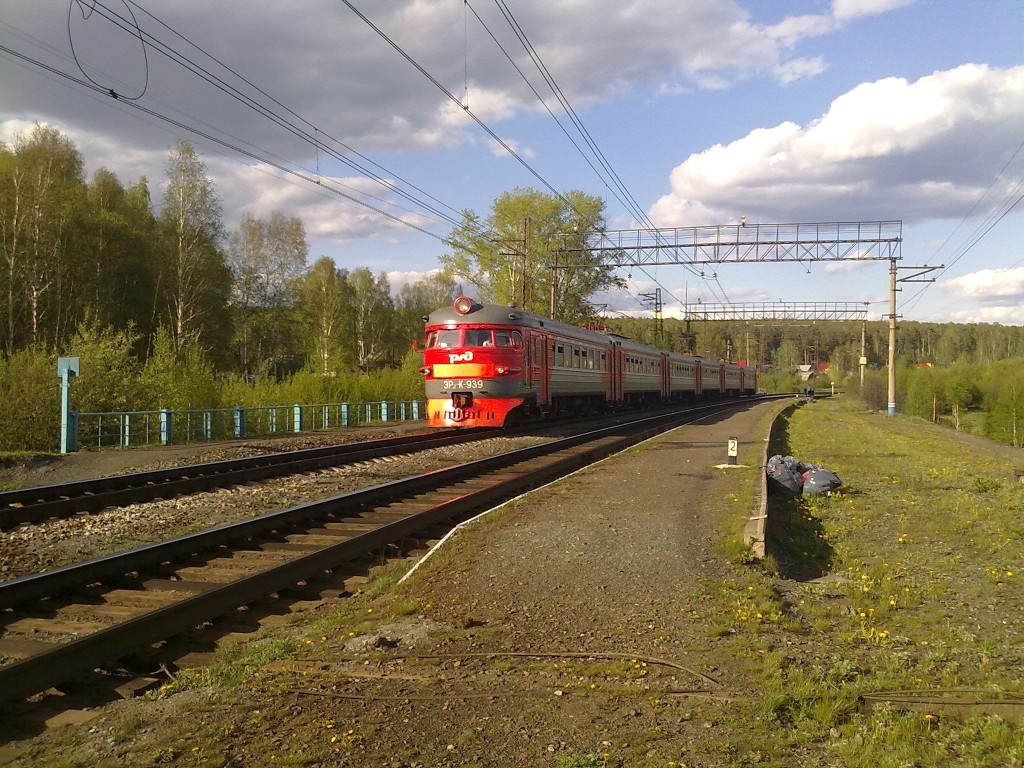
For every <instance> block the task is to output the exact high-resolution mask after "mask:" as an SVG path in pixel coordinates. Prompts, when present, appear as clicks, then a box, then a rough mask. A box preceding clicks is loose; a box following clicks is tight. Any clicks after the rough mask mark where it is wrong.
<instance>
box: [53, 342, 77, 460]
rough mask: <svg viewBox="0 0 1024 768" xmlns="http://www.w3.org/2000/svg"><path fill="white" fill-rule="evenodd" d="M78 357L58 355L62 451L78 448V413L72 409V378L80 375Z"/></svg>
mask: <svg viewBox="0 0 1024 768" xmlns="http://www.w3.org/2000/svg"><path fill="white" fill-rule="evenodd" d="M78 370H79V369H78V358H77V357H58V358H57V375H58V376H59V377H60V452H61V453H74V452H75V451H77V450H78V415H77V414H76V413H74V412H73V411H72V410H71V380H72V379H73V378H74V377H75V376H77V375H78Z"/></svg>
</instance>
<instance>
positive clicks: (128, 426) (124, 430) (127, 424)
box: [121, 413, 132, 448]
mask: <svg viewBox="0 0 1024 768" xmlns="http://www.w3.org/2000/svg"><path fill="white" fill-rule="evenodd" d="M131 442H132V417H131V414H128V413H125V414H123V415H122V416H121V447H122V448H127V447H128V446H130V445H131Z"/></svg>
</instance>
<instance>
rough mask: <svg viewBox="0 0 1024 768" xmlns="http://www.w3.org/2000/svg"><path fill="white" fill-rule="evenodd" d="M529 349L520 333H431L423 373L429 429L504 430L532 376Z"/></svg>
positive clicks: (460, 329)
mask: <svg viewBox="0 0 1024 768" xmlns="http://www.w3.org/2000/svg"><path fill="white" fill-rule="evenodd" d="M526 345H527V339H526V338H524V336H523V332H522V331H520V330H519V329H518V328H500V327H493V326H492V327H474V326H470V325H455V326H454V327H441V328H428V329H427V339H426V346H425V348H424V351H423V363H424V366H423V368H422V369H421V371H422V373H423V374H424V378H425V386H426V395H427V424H428V426H431V427H500V426H504V425H505V423H506V421H507V420H508V418H509V414H510V413H512V412H513V411H515V410H516V409H517V408H520V407H521V406H522V405H523V403H524V401H525V399H526V398H525V394H526V393H525V390H527V389H530V388H529V387H527V386H524V384H525V381H524V380H526V379H532V378H533V376H534V371H533V370H532V366H530V365H528V364H527V361H526V357H527V355H526Z"/></svg>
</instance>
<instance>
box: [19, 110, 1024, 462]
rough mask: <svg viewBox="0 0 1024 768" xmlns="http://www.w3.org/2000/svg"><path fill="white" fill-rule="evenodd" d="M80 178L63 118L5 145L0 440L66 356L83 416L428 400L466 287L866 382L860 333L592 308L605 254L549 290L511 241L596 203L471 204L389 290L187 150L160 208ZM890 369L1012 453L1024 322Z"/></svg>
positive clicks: (657, 342)
mask: <svg viewBox="0 0 1024 768" xmlns="http://www.w3.org/2000/svg"><path fill="white" fill-rule="evenodd" d="M84 167H85V163H84V160H83V158H82V156H81V154H80V153H79V151H78V149H77V148H76V147H75V145H74V143H73V142H72V141H71V140H70V139H69V138H68V137H67V136H66V135H64V134H62V133H60V132H59V131H57V130H56V129H53V128H50V127H46V126H39V125H37V126H36V127H35V128H34V129H33V130H32V131H30V132H29V133H27V134H23V135H21V136H18V137H16V138H15V139H14V140H13V141H12V142H10V144H0V450H7V451H12V450H52V449H53V447H54V446H55V444H56V441H57V435H58V428H59V413H58V399H59V387H58V380H57V376H56V359H57V357H58V356H74V357H78V358H79V359H80V361H81V368H82V372H81V376H80V377H79V378H78V380H77V381H76V385H75V389H74V399H73V402H72V407H73V409H75V410H77V411H81V412H94V413H95V412H116V411H141V410H155V409H158V408H172V409H182V408H218V407H231V406H235V405H239V406H243V407H248V406H260V405H280V404H288V403H308V404H313V403H329V402H369V401H380V400H412V399H420V398H421V397H422V379H421V377H420V375H419V374H418V373H417V368H418V367H419V366H420V365H421V364H422V363H421V362H420V355H419V353H418V352H417V351H416V346H417V345H418V344H419V342H420V341H421V340H422V336H423V320H422V318H423V317H424V316H425V315H427V314H428V313H429V312H431V311H432V310H434V309H436V308H437V307H439V306H442V305H445V304H448V303H450V302H451V301H452V300H453V299H454V298H455V297H456V296H457V295H460V294H467V295H469V296H471V297H473V298H476V299H478V300H480V301H483V302H490V303H500V304H516V305H517V306H520V307H522V308H525V309H526V310H528V311H531V312H534V313H536V314H540V315H547V313H548V307H549V300H550V297H551V295H552V293H554V294H555V296H556V300H557V306H558V307H559V319H560V320H564V321H567V322H573V323H577V324H580V325H601V326H604V327H606V328H608V329H610V330H613V331H615V332H618V333H621V334H623V335H625V336H628V337H630V338H634V339H637V340H638V341H643V342H645V343H649V344H652V345H654V346H658V347H661V348H663V349H666V350H674V351H688V350H690V349H692V350H694V351H695V352H696V353H697V354H701V355H704V356H707V357H710V358H713V359H726V358H728V359H731V360H744V361H746V362H747V363H748V364H750V365H752V366H757V367H758V369H759V370H760V371H761V372H762V374H763V375H762V382H763V386H764V387H765V388H768V389H771V390H779V391H791V389H798V388H799V387H798V386H797V384H796V382H795V379H794V376H795V374H793V373H792V371H793V369H794V367H795V366H798V365H814V364H816V363H824V362H827V363H828V364H829V366H830V369H829V371H828V373H827V374H826V375H827V377H828V380H829V381H835V382H836V383H837V385H840V386H843V387H845V388H849V386H850V385H851V382H854V383H855V384H857V385H859V375H858V368H859V366H858V361H859V358H860V356H861V331H862V324H861V322H859V321H829V322H820V323H814V324H807V323H806V322H801V323H795V322H794V323H777V324H772V325H767V324H764V323H758V322H755V321H750V322H741V321H714V322H693V323H691V324H689V325H687V323H685V322H683V321H680V320H675V319H671V318H665V319H663V320H660V321H656V320H655V319H653V318H651V317H649V316H648V317H611V318H609V317H602V318H595V317H593V316H592V313H591V310H590V308H589V305H588V299H589V297H590V296H592V295H593V294H594V293H595V292H596V291H599V290H602V289H607V288H610V287H613V286H615V285H617V284H618V281H619V278H617V277H616V276H615V274H614V271H613V270H612V269H611V268H610V267H608V266H607V265H604V264H602V263H601V260H600V258H599V257H598V256H597V255H594V254H587V253H585V252H582V253H581V255H579V256H578V259H577V265H576V266H574V267H573V268H571V269H565V270H560V271H559V274H558V279H557V280H555V284H554V285H552V284H551V280H552V272H553V270H550V269H549V268H548V266H547V265H546V262H547V260H546V259H545V258H543V257H541V258H533V259H529V258H526V255H527V252H525V251H524V252H520V251H517V250H516V249H514V248H513V249H512V250H509V245H508V244H509V243H516V242H518V243H522V244H524V245H523V247H524V248H526V247H527V246H528V251H529V253H534V254H544V253H548V252H550V251H551V249H553V248H555V247H556V242H558V237H559V233H566V232H573V233H576V234H575V235H574V236H576V237H578V238H579V241H578V243H576V245H577V247H578V246H579V245H580V244H582V243H585V242H586V238H587V235H588V233H593V232H596V231H601V230H602V229H603V228H604V226H605V223H604V208H603V206H604V203H603V201H602V199H601V198H600V197H599V196H591V195H587V194H585V193H583V192H579V191H571V192H568V193H566V194H565V195H563V196H560V197H555V196H553V195H547V194H544V193H541V192H538V191H536V190H531V189H516V190H512V191H509V192H507V193H504V194H503V195H501V196H500V197H499V198H498V199H497V200H495V201H494V203H493V206H492V209H491V211H490V212H489V213H488V214H487V215H486V216H481V215H478V214H476V213H474V212H472V211H465V212H464V213H463V219H462V222H461V223H460V225H459V226H457V227H455V228H454V230H453V231H452V232H451V234H450V236H449V237H448V238H447V243H448V248H449V250H448V251H446V252H444V253H441V254H439V256H438V263H439V269H438V270H437V271H436V272H433V273H431V274H429V275H428V276H426V277H425V278H424V279H422V280H421V281H419V282H416V283H411V284H406V285H403V286H401V288H400V289H398V290H392V287H391V285H390V284H389V282H388V278H387V276H386V275H385V274H383V273H381V274H374V273H373V272H372V271H371V270H370V269H369V268H357V269H352V270H346V269H341V268H339V267H338V266H337V265H336V264H335V263H334V261H333V260H332V259H330V258H327V257H319V258H317V259H315V260H313V261H312V263H310V259H309V247H308V244H307V241H306V235H305V229H304V226H303V223H302V221H301V219H300V218H297V217H289V216H285V215H283V214H281V213H279V212H273V213H272V214H271V215H270V216H269V218H265V219H264V218H259V217H256V216H253V215H251V214H248V213H246V214H244V215H243V216H242V217H241V220H240V221H238V222H237V223H236V224H235V225H234V226H233V227H229V226H228V224H227V223H226V222H225V221H224V220H223V213H222V208H221V204H220V197H219V195H218V193H217V190H216V188H215V186H214V183H213V181H212V179H211V178H210V177H209V176H208V174H207V171H206V167H205V165H204V163H203V161H202V159H201V158H200V156H199V154H198V153H197V152H196V150H195V148H194V147H193V146H192V145H191V144H190V143H189V142H187V141H184V140H179V141H178V142H177V144H176V146H175V147H174V148H173V149H172V150H171V151H170V152H169V154H168V157H167V162H166V166H165V170H166V178H165V179H163V180H162V182H161V183H159V184H158V186H159V187H160V188H162V194H161V195H159V196H158V197H159V199H158V200H154V197H153V195H152V194H151V191H150V183H149V181H148V180H147V179H145V178H142V179H139V180H138V181H136V182H134V183H132V184H128V185H125V184H123V183H122V181H121V180H120V179H118V178H117V176H116V175H115V174H113V173H112V172H110V171H108V170H106V169H99V170H97V171H96V172H95V173H94V174H93V176H92V178H91V179H89V180H87V179H86V178H85V176H84ZM563 237H564V236H563ZM562 242H563V244H564V239H563V241H562ZM569 245H572V244H571V243H570V244H569ZM864 330H865V355H866V357H867V358H868V365H869V368H870V369H871V370H875V369H878V368H883V367H884V366H885V365H886V361H887V356H888V325H887V323H885V322H880V321H875V322H868V323H866V324H865V326H864ZM896 359H897V366H898V368H899V371H900V377H901V380H904V381H903V383H902V384H901V387H900V393H901V395H900V396H901V399H902V400H903V401H904V405H905V407H906V409H907V410H908V412H911V413H914V415H919V416H921V417H922V418H930V419H931V420H933V421H937V422H943V421H946V422H949V423H952V424H953V425H954V426H955V427H957V428H972V429H975V431H979V432H980V433H984V434H988V435H989V436H996V439H1001V440H1003V441H1004V442H1008V443H1010V444H1013V445H1020V435H1021V434H1024V429H1021V428H1020V427H1018V424H1017V419H1018V416H1017V414H1018V413H1024V402H1019V401H1020V399H1021V397H1024V395H1021V393H1020V392H1019V390H1020V388H1021V386H1022V385H1021V382H1024V371H1022V370H1021V367H1020V364H1021V361H1024V328H1020V327H1015V326H1000V325H994V324H993V325H989V324H985V325H957V324H951V323H916V322H906V321H903V322H901V323H900V330H899V336H898V343H897V351H896ZM1014 366H1016V367H1014ZM870 380H871V377H870V376H869V377H868V379H867V381H866V387H865V388H866V389H868V388H869V387H868V386H867V384H868V382H869V381H870ZM964 382H969V383H971V386H966V385H965V384H964ZM1015 387H1016V389H1015ZM1014 392H1016V393H1017V394H1014ZM864 394H865V395H867V394H869V393H864ZM866 399H867V398H866ZM881 407H882V408H884V407H885V403H884V400H883V402H882V405H881ZM972 414H974V416H973V417H972ZM977 414H984V417H983V418H978V417H977ZM988 414H994V415H992V416H991V417H990V416H989V415H988ZM989 422H991V424H989ZM986 425H988V426H986ZM1000 425H1006V428H1005V430H1004V431H1005V433H1006V434H1005V435H1004V434H1002V433H1001V432H1000V429H1002V427H1001V426H1000Z"/></svg>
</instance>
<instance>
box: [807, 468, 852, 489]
mask: <svg viewBox="0 0 1024 768" xmlns="http://www.w3.org/2000/svg"><path fill="white" fill-rule="evenodd" d="M842 484H843V481H842V480H840V479H839V475H837V474H836V473H835V472H833V471H832V470H830V469H823V468H821V467H816V468H814V469H811V470H808V471H807V472H806V473H805V474H804V482H803V493H804V496H824V495H825V494H827V493H831V492H832V491H834V490H836V489H837V488H838V487H839V486H841V485H842Z"/></svg>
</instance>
